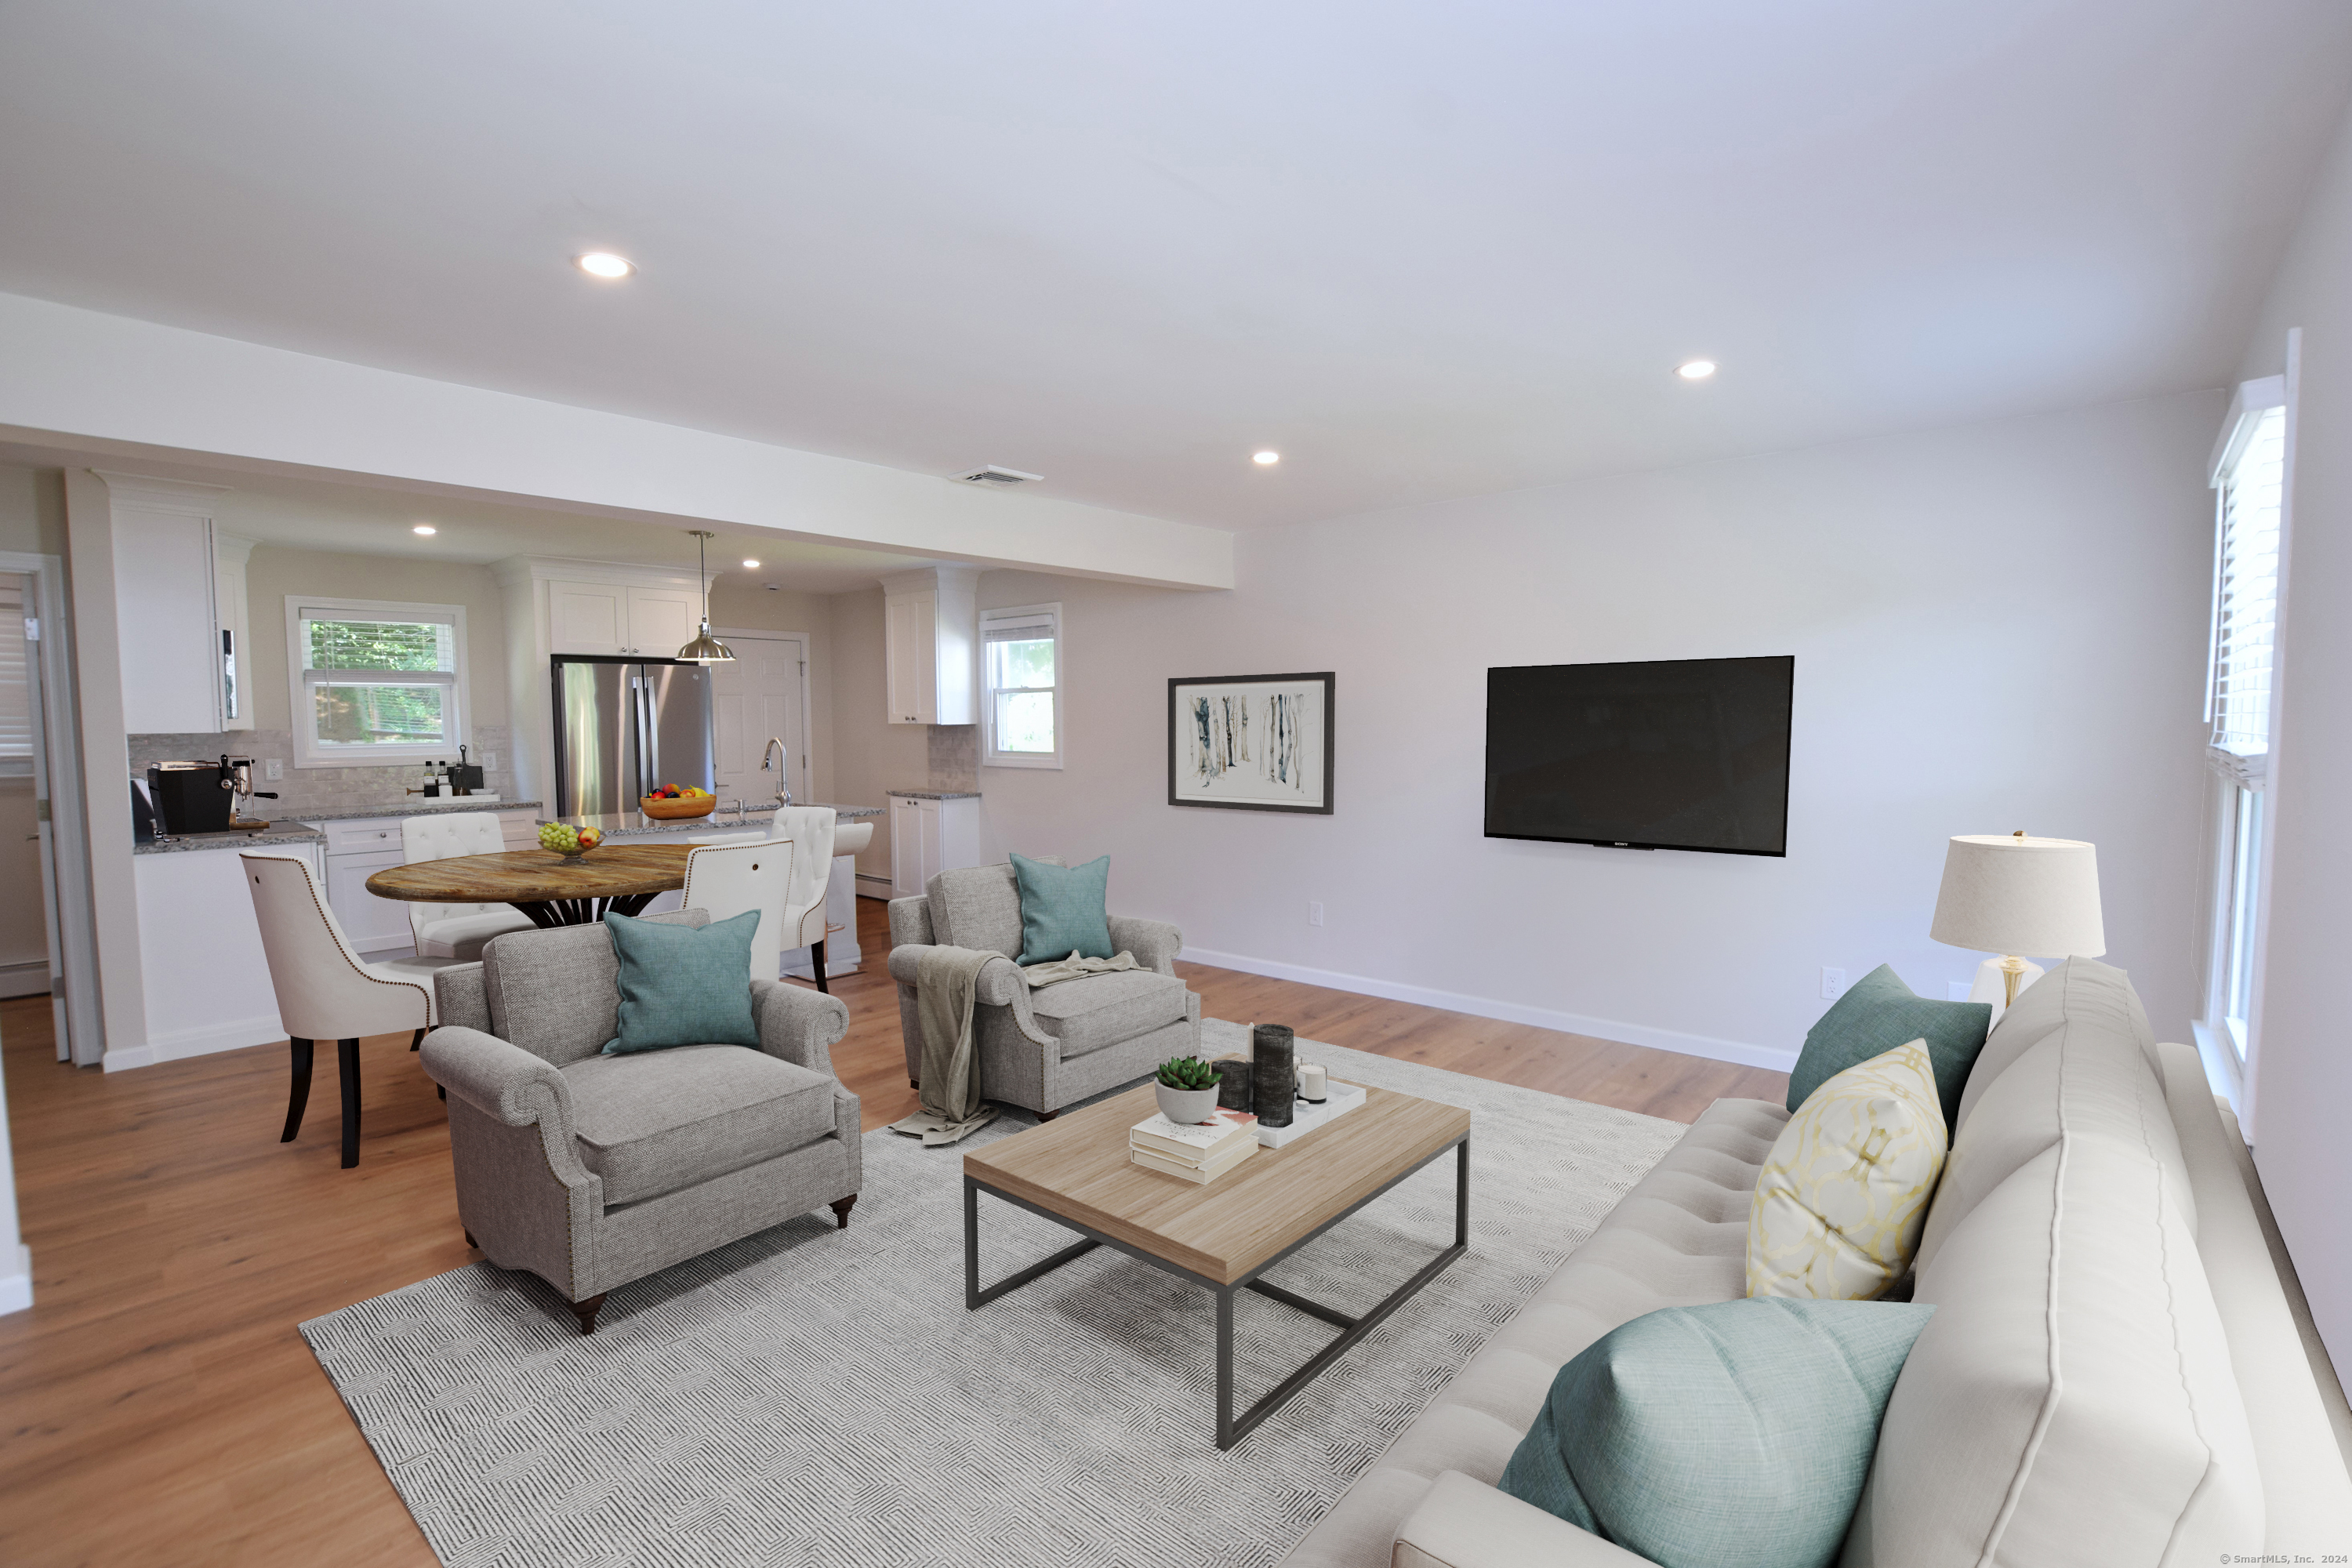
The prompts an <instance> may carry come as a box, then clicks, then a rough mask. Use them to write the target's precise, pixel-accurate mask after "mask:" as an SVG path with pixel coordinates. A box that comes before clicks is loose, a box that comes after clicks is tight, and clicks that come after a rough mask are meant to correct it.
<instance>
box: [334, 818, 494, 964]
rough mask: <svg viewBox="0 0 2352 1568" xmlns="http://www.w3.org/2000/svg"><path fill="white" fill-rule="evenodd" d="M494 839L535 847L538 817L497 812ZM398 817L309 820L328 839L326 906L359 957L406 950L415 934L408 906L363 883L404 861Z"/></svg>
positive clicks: (413, 943)
mask: <svg viewBox="0 0 2352 1568" xmlns="http://www.w3.org/2000/svg"><path fill="white" fill-rule="evenodd" d="M498 816H499V837H500V838H501V839H502V840H504V842H505V844H506V847H508V848H509V849H530V848H533V847H536V846H537V845H538V843H539V819H538V817H537V816H535V815H533V814H532V813H530V812H528V811H501V812H499V814H498ZM400 821H401V819H400V818H399V817H397V816H369V817H361V818H358V819H356V820H352V821H344V822H314V823H312V824H311V825H310V826H313V827H316V828H317V829H319V831H320V832H321V833H323V834H325V835H326V836H327V844H326V851H327V853H326V869H327V874H326V877H325V879H324V881H325V886H326V889H327V907H328V908H329V909H331V910H334V911H335V921H336V923H337V924H338V925H341V927H342V928H343V934H344V935H345V936H346V937H349V938H350V939H351V943H352V951H353V952H357V953H358V954H359V955H360V956H361V957H362V958H368V957H373V956H377V955H380V954H383V953H401V952H408V951H409V950H410V948H411V947H413V946H414V945H415V932H414V931H413V930H412V929H411V927H410V926H409V923H408V905H407V904H405V903H404V902H403V901H401V900H398V899H379V898H377V897H376V896H375V895H374V894H373V893H371V892H369V891H368V890H367V879H369V878H370V877H373V876H374V875H375V874H376V873H377V872H378V871H383V870H387V869H389V868H392V867H394V866H401V865H405V864H406V863H407V859H408V856H407V851H406V850H405V849H404V847H402V843H401V837H400Z"/></svg>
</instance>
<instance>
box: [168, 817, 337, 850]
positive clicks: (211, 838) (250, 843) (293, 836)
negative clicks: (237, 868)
mask: <svg viewBox="0 0 2352 1568" xmlns="http://www.w3.org/2000/svg"><path fill="white" fill-rule="evenodd" d="M326 841H327V836H326V835H325V834H323V833H321V832H320V831H319V830H318V829H317V828H315V827H304V826H302V825H301V824H299V823H288V824H284V825H281V826H276V827H272V828H270V829H269V830H268V831H267V832H264V833H237V832H230V833H183V834H181V835H180V836H179V837H175V838H158V839H154V840H152V841H151V842H149V843H146V844H134V845H132V846H131V853H132V854H133V855H176V854H178V853H180V852H181V851H182V850H185V849H266V848H268V847H270V846H272V845H282V844H324V843H325V842H326Z"/></svg>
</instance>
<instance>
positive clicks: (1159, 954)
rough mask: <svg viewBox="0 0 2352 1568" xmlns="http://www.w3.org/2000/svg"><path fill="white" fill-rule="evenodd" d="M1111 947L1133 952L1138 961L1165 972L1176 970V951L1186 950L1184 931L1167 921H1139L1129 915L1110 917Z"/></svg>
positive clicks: (1171, 972) (1113, 949) (1111, 948)
mask: <svg viewBox="0 0 2352 1568" xmlns="http://www.w3.org/2000/svg"><path fill="white" fill-rule="evenodd" d="M1110 950H1111V951H1112V952H1131V953H1133V954H1135V962H1136V963H1139V964H1141V965H1143V967H1144V968H1146V969H1153V970H1157V971H1159V972H1160V973H1162V974H1173V973H1176V955H1177V954H1178V953H1180V952H1183V951H1184V933H1183V932H1182V931H1178V930H1177V929H1176V928H1175V927H1174V926H1172V925H1170V924H1169V923H1168V922H1167V921H1139V920H1136V919H1134V918H1133V917H1132V916H1129V915H1113V916H1111V917H1110Z"/></svg>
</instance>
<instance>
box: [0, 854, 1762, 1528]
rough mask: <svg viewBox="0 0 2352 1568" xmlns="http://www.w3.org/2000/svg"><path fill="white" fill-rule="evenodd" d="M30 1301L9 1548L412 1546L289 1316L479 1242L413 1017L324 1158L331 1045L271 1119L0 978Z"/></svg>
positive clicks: (1346, 1005)
mask: <svg viewBox="0 0 2352 1568" xmlns="http://www.w3.org/2000/svg"><path fill="white" fill-rule="evenodd" d="M857 907H858V917H859V918H858V937H859V941H860V942H861V943H862V945H863V946H864V948H865V950H866V963H865V965H864V968H863V972H862V973H859V974H857V975H855V976H850V977H845V978H844V979H842V980H837V981H835V982H834V983H833V984H834V994H835V995H837V996H840V997H841V998H842V999H843V1000H844V1001H845V1002H846V1003H848V1005H849V1008H850V1032H849V1035H848V1037H847V1038H845V1040H843V1041H842V1043H841V1044H840V1045H839V1046H836V1047H835V1048H834V1061H835V1068H836V1069H837V1070H838V1071H839V1072H840V1074H841V1077H842V1079H843V1081H844V1082H845V1083H846V1084H847V1085H848V1086H849V1088H850V1089H853V1090H854V1091H856V1093H857V1095H858V1096H859V1097H860V1098H861V1100H862V1101H863V1110H864V1117H865V1124H866V1127H867V1129H869V1130H871V1129H873V1128H875V1127H878V1126H881V1125H884V1124H885V1123H887V1122H890V1121H896V1120H898V1118H899V1117H901V1116H903V1115H905V1114H907V1112H908V1111H909V1110H912V1109H914V1105H915V1095H914V1091H913V1090H912V1089H909V1088H908V1085H907V1073H906V1062H905V1057H904V1053H903V1051H902V1048H901V1047H900V1044H899V1038H898V1005H897V1002H896V1000H895V998H894V996H893V994H892V990H891V985H890V982H889V979H888V976H887V974H886V973H884V969H883V957H884V954H885V953H886V952H887V948H888V944H889V935H888V931H887V925H886V924H885V921H884V917H883V912H882V905H881V904H880V903H879V902H877V901H876V900H866V899H861V900H858V906H857ZM1178 967H1179V969H1180V971H1181V973H1182V974H1183V975H1184V978H1185V980H1186V981H1187V983H1189V984H1191V985H1192V988H1193V989H1194V990H1195V991H1198V992H1199V993H1200V994H1201V997H1202V1012H1203V1014H1204V1015H1206V1016H1216V1017H1221V1018H1231V1019H1236V1020H1250V1019H1274V1018H1279V1019H1281V1020H1282V1021H1284V1022H1286V1023H1288V1024H1290V1025H1292V1026H1295V1027H1296V1028H1297V1031H1298V1033H1299V1034H1300V1035H1301V1036H1302V1037H1307V1038H1308V1039H1316V1040H1323V1041H1328V1042H1329V1043H1331V1044H1334V1045H1341V1046H1349V1047H1354V1048H1356V1049H1359V1050H1367V1051H1378V1052H1381V1053H1382V1054H1384V1055H1388V1056H1393V1057H1400V1058H1406V1059H1408V1060H1412V1061H1418V1062H1426V1063H1428V1064H1430V1065H1432V1066H1434V1067H1441V1068H1452V1069H1453V1070H1454V1071H1457V1072H1465V1073H1472V1074H1475V1075H1476V1076H1478V1077H1481V1078H1487V1079H1497V1080H1500V1081H1502V1082H1506V1083H1516V1084H1523V1085H1526V1086H1528V1087H1529V1088H1532V1089H1549V1090H1550V1091H1552V1092H1553V1093H1557V1094H1564V1095H1570V1096H1573V1097H1575V1098H1577V1099H1581V1100H1595V1101H1598V1102H1600V1103H1602V1104H1606V1105H1617V1106H1622V1107H1624V1108H1625V1109H1627V1110H1639V1111H1645V1112H1647V1113H1649V1114H1651V1115H1654V1116H1664V1117H1670V1118H1673V1119H1675V1120H1676V1121H1690V1120H1691V1119H1692V1118H1694V1117H1696V1115H1697V1114H1698V1112H1699V1111H1700V1110H1703V1109H1705V1107H1706V1105H1707V1103H1708V1102H1709V1101H1710V1100H1715V1099H1717V1098H1718V1097H1721V1096H1725V1095H1734V1096H1753V1097H1758V1098H1765V1099H1775V1100H1777V1099H1779V1098H1780V1097H1781V1096H1782V1095H1783V1094H1785V1093H1786V1092H1787V1087H1788V1080H1787V1079H1786V1077H1785V1076H1784V1075H1782V1074H1780V1073H1771V1072H1763V1071H1759V1070H1756V1069H1753V1068H1739V1067H1733V1066H1729V1065H1727V1064H1725V1063H1721V1062H1714V1061H1707V1060H1703V1059H1701V1058H1696V1057H1682V1056H1674V1055H1670V1054H1668V1053H1666V1052H1663V1051H1654V1050H1646V1049H1643V1048H1642V1047H1635V1046H1622V1045H1615V1044H1612V1043H1610V1042H1608V1041H1604V1040H1595V1039H1588V1038H1585V1037H1580V1036H1576V1035H1563V1034H1559V1033H1555V1032H1553V1031H1550V1030H1546V1029H1538V1028H1532V1027H1528V1026H1521V1025H1513V1024H1497V1023H1494V1022H1490V1021H1489V1020H1486V1019H1483V1018H1474V1017H1469V1016H1465V1015H1463V1014H1459V1013H1445V1012H1440V1011H1437V1010H1436V1009H1433V1008H1428V1007H1416V1006H1411V1005H1405V1004H1402V1003H1395V1002H1383V1001H1380V1000H1377V999H1374V998H1370V997H1365V996H1357V995H1353V994H1349V993H1347V992H1341V991H1327V990H1323V989H1320V988H1318V987H1314V986H1307V985H1298V984H1292V983H1290V982H1287V981H1278V980H1267V979H1263V978H1260V977H1258V976H1255V975H1248V974H1241V973H1234V972H1233V971H1230V970H1220V969H1210V968H1205V967H1202V966H1201V965H1198V964H1180V965H1179V966H1178ZM0 1043H5V1057H6V1072H7V1093H8V1117H9V1122H10V1127H11V1131H12V1132H13V1135H14V1149H15V1158H16V1192H17V1204H18V1207H19V1210H20V1213H21V1216H22V1219H23V1224H24V1232H25V1240H26V1245H27V1246H29V1247H31V1248H32V1250H33V1266H34V1278H35V1301H34V1306H33V1308H32V1309H31V1310H29V1311H24V1312H18V1313H15V1314H12V1315H10V1316H7V1317H0V1563H10V1564H15V1565H18V1568H29V1565H32V1564H43V1565H48V1564H59V1565H64V1564H77V1565H79V1564H89V1565H92V1568H99V1565H103V1568H143V1565H146V1564H156V1565H165V1564H169V1565H173V1568H195V1565H211V1564H221V1565H224V1568H226V1565H230V1564H235V1565H237V1568H268V1565H273V1564H279V1563H284V1564H305V1565H308V1564H313V1563H335V1564H337V1565H338V1568H364V1565H367V1564H376V1563H383V1564H399V1565H402V1568H428V1565H430V1564H431V1563H433V1561H434V1558H433V1553H432V1552H431V1551H430V1550H429V1549H428V1548H427V1547H426V1546H425V1539H424V1537H423V1536H422V1535H421V1534H419V1533H418V1531H417V1529H416V1526H415V1523H414V1522H413V1521H411V1520H410V1519H409V1517H408V1513H407V1510H405V1509H404V1508H403V1507H402V1506H401V1504H400V1500H399V1499H398V1498H397V1497H396V1496H395V1495H394V1492H393V1489H392V1485H391V1483H390V1482H389V1481H388V1480H386V1479H384V1474H383V1469H382V1468H380V1467H379V1466H378V1465H377V1463H376V1461H375V1458H374V1457H373V1455H372V1454H371V1453H370V1452H369V1450H368V1447H367V1445H366V1443H365V1442H364V1441H363V1440H362V1438H361V1436H360V1434H359V1430H358V1428H357V1427H356V1426H353V1425H352V1420H351V1418H350V1416H349V1415H346V1414H345V1413H344V1410H343V1406H342V1403H341V1400H340V1399H338V1398H337V1397H336V1394H335V1392H334V1389H333V1387H332V1386H331V1384H329V1383H328V1382H327V1379H326V1376H325V1374H324V1373H320V1370H319V1367H318V1363H316V1362H314V1361H313V1360H312V1359H311V1356H310V1350H309V1348H308V1347H307V1346H306V1345H305V1344H304V1343H303V1342H302V1338H301V1335H300V1334H299V1332H298V1331H296V1328H295V1325H296V1324H297V1323H299V1322H300V1321H303V1320H304V1319H307V1318H311V1317H316V1316H318V1315H319V1314H320V1313H322V1312H328V1311H332V1310H335V1309H336V1308H339V1307H343V1306H348V1305H349V1304H351V1303H352V1302H353V1301H361V1300H367V1299H368V1298H370V1297H372V1296H377V1295H381V1294H383V1292H384V1291H387V1290H392V1289H397V1288H398V1287H400V1286H403V1285H406V1284H409V1283H411V1282H413V1281H415V1280H418V1279H425V1278H428V1277H430V1276H432V1275H434V1274H437V1273H441V1272H443V1271H444V1270H446V1269H451V1268H460V1267H462V1266H464V1265H465V1264H467V1263H469V1262H471V1261H473V1258H474V1254H473V1252H472V1251H471V1249H469V1248H468V1247H467V1246H466V1243H465V1237H463V1236H462V1235H460V1234H459V1231H458V1226H457V1208H456V1201H455V1198H454V1196H453V1195H452V1191H451V1186H450V1177H449V1140H448V1132H447V1126H446V1121H445V1120H444V1118H443V1113H442V1106H441V1103H440V1101H439V1100H437V1099H436V1097H435V1094H434V1089H433V1085H432V1083H431V1082H430V1081H429V1080H427V1079H425V1076H424V1074H423V1073H422V1072H421V1071H419V1070H418V1069H417V1067H416V1058H415V1057H413V1056H411V1055H410V1054H409V1052H408V1049H407V1046H408V1038H407V1037H406V1036H405V1035H396V1036H395V1035H385V1036H380V1037H375V1038H373V1039H369V1040H367V1041H365V1042H363V1043H362V1053H361V1054H362V1060H363V1063H364V1073H365V1076H366V1084H365V1091H364V1098H363V1102H362V1104H363V1109H362V1115H363V1118H364V1131H363V1134H362V1140H361V1144H360V1158H361V1163H360V1165H359V1168H358V1169H356V1170H352V1171H344V1170H341V1169H338V1168H337V1163H336V1162H337V1125H338V1123H337V1112H336V1105H335V1089H334V1086H333V1083H332V1082H331V1078H332V1069H331V1068H330V1067H327V1066H325V1065H322V1066H321V1067H320V1074H319V1080H318V1081H317V1082H315V1083H314V1084H313V1086H312V1089H311V1094H312V1102H311V1106H310V1115H309V1117H308V1118H307V1119H306V1121H304V1123H303V1128H302V1135H301V1137H300V1138H299V1140H297V1141H296V1142H293V1143H291V1144H281V1143H279V1142H278V1129H279V1126H280V1124H281V1122H282V1121H283V1119H284V1116H285V1107H286V1087H287V1077H288V1061H287V1058H288V1052H287V1048H286V1047H284V1046H283V1045H279V1046H266V1047H255V1048H253V1049H251V1050H242V1051H229V1052H224V1053H222V1054H220V1055H217V1056H209V1057H200V1058H194V1059H193V1060H189V1061H184V1062H171V1063H165V1064H163V1065H161V1066H157V1067H152V1068H140V1069H138V1070H136V1071H132V1072H124V1073H112V1074H108V1073H100V1072H95V1071H90V1070H86V1069H77V1068H70V1067H66V1066H62V1065H60V1064H59V1063H58V1061H57V1060H56V1059H55V1057H54V1042H53V1041H52V1039H51V1037H50V1033H49V1007H48V1001H47V998H46V997H29V998H21V999H18V1000H15V1001H10V1002H5V1003H0Z"/></svg>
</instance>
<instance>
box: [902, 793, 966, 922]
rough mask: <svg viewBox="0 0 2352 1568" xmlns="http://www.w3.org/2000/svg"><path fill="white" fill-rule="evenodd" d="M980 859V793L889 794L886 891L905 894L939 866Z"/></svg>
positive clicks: (956, 865) (921, 885)
mask: <svg viewBox="0 0 2352 1568" xmlns="http://www.w3.org/2000/svg"><path fill="white" fill-rule="evenodd" d="M979 864H980V797H979V796H978V795H961V796H956V797H954V798H951V799H948V800H934V799H929V798H926V797H924V796H920V795H892V796H891V797H890V892H891V894H892V896H893V897H896V898H901V899H911V898H913V897H915V896H916V895H917V894H919V893H920V892H922V891H923V890H924V889H926V888H927V887H929V884H930V880H931V879H932V878H933V877H935V876H937V875H939V873H940V872H941V871H950V870H954V869H956V868H959V867H962V866H977V865H979Z"/></svg>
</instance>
